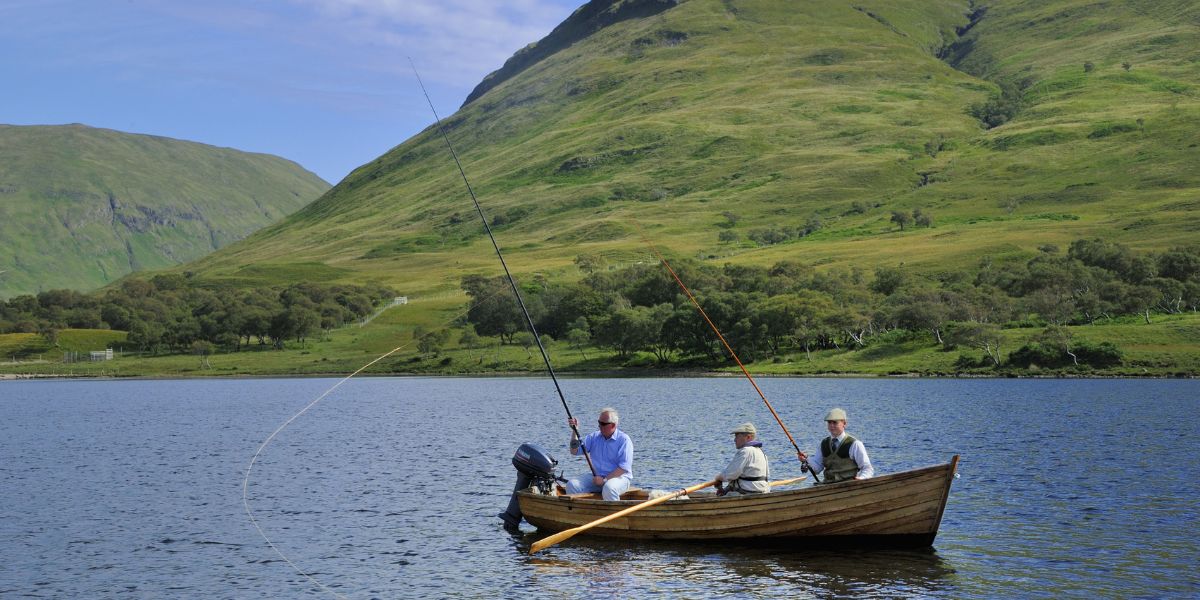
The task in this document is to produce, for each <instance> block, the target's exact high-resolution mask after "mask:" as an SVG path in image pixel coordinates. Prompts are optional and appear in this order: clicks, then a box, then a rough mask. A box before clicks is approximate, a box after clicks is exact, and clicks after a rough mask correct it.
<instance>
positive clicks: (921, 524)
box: [517, 456, 958, 547]
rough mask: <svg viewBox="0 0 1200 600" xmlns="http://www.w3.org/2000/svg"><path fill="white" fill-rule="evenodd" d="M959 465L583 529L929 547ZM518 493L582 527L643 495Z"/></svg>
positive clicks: (538, 522)
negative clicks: (612, 497) (613, 498)
mask: <svg viewBox="0 0 1200 600" xmlns="http://www.w3.org/2000/svg"><path fill="white" fill-rule="evenodd" d="M957 466H958V456H955V457H954V458H953V459H952V460H951V462H949V463H947V464H943V465H937V466H933V467H925V468H921V469H914V470H911V471H904V472H901V473H893V474H889V475H883V476H880V477H874V478H871V479H866V480H861V481H844V482H840V483H835V484H829V485H817V486H806V487H804V488H801V489H795V490H786V491H776V492H771V493H769V494H754V495H746V496H723V497H718V496H716V495H714V494H709V495H695V496H693V497H692V498H690V499H686V500H672V501H669V502H665V503H663V504H659V505H656V506H651V507H648V508H646V509H644V510H640V511H638V512H636V513H633V514H631V515H628V516H626V517H622V518H619V519H616V520H613V521H610V522H608V523H605V524H603V525H599V526H596V527H593V528H591V529H589V530H587V531H586V532H584V534H583V535H597V536H605V537H615V538H628V539H650V540H653V539H660V540H697V541H703V540H754V541H755V542H756V543H771V542H783V543H787V544H788V545H792V546H804V545H809V544H822V543H829V542H836V543H839V544H855V545H872V546H904V547H925V546H929V545H931V544H932V543H933V540H934V538H935V537H936V536H937V531H938V527H939V525H940V524H941V520H942V514H943V512H944V511H945V508H946V501H947V499H948V497H949V492H950V483H951V482H952V481H953V479H954V472H955V470H956V468H957ZM643 494H644V492H643ZM517 498H518V502H519V503H520V507H521V512H522V513H523V514H524V516H525V519H526V520H527V521H529V522H530V523H531V524H533V525H535V526H537V528H538V529H539V530H542V531H546V532H556V531H563V530H566V529H571V528H574V527H578V526H580V525H584V524H587V523H590V522H592V521H595V520H596V519H599V518H601V517H604V516H607V515H609V514H612V513H614V512H616V511H618V510H622V509H625V508H629V507H630V506H634V505H636V504H638V503H639V502H641V501H642V500H644V497H643V498H641V499H628V500H620V501H605V500H601V499H599V498H597V497H595V496H594V495H592V496H549V495H543V494H538V493H536V492H532V491H529V490H524V491H521V492H518V494H517Z"/></svg>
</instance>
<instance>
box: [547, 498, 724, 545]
mask: <svg viewBox="0 0 1200 600" xmlns="http://www.w3.org/2000/svg"><path fill="white" fill-rule="evenodd" d="M716 484H717V480H716V479H713V480H711V481H706V482H704V483H698V484H696V485H693V486H692V487H689V488H684V489H682V490H678V491H675V492H672V493H670V494H667V495H666V496H663V497H661V498H655V499H653V500H647V501H645V502H642V503H641V504H635V505H633V506H630V507H629V508H626V509H625V510H619V511H617V512H615V513H613V514H611V515H608V516H606V517H601V518H599V519H596V520H595V521H592V522H591V523H587V524H584V525H580V526H579V527H575V528H573V529H567V530H566V531H560V532H558V533H556V534H554V535H551V536H547V537H544V538H542V539H540V540H538V541H536V542H534V543H533V545H532V546H530V547H529V553H530V554H533V553H535V552H540V551H541V550H544V549H546V548H548V547H550V546H553V545H555V544H557V543H559V542H561V541H563V540H567V539H570V538H573V537H575V536H576V535H578V534H580V533H583V532H585V531H587V530H589V529H591V528H593V527H595V526H597V525H603V524H605V523H607V522H609V521H612V520H615V519H620V518H621V517H624V516H625V515H628V514H631V513H635V512H637V511H639V510H642V509H643V508H650V507H651V506H655V505H657V504H662V503H663V502H666V501H668V500H673V499H675V498H678V497H680V496H682V495H684V494H690V493H692V492H695V491H699V490H702V489H704V488H706V487H710V486H714V485H716Z"/></svg>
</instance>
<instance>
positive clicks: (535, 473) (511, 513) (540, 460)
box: [498, 442, 559, 529]
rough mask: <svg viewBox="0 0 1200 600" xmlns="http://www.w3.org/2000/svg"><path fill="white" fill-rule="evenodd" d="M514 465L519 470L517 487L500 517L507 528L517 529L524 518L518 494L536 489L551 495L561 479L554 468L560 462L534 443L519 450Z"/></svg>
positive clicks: (513, 459) (513, 460)
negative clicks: (518, 501) (556, 483)
mask: <svg viewBox="0 0 1200 600" xmlns="http://www.w3.org/2000/svg"><path fill="white" fill-rule="evenodd" d="M512 463H513V466H514V467H516V468H517V485H516V486H515V487H514V488H513V494H512V498H510V499H509V501H508V508H507V509H505V511H504V512H502V513H500V514H499V515H498V516H499V517H500V518H501V519H504V526H505V527H507V528H510V529H515V528H516V527H517V526H518V525H520V524H521V517H522V515H521V507H520V505H519V504H518V503H517V492H519V491H521V490H523V489H526V488H529V487H536V488H537V489H538V491H539V492H541V493H543V494H549V493H551V492H552V491H553V490H554V482H555V480H556V479H559V478H558V477H555V475H554V467H556V466H558V461H557V460H554V457H553V456H550V453H549V452H547V451H546V449H545V448H543V447H541V446H539V445H537V444H534V443H532V442H526V443H524V444H521V447H520V448H517V452H516V453H515V454H513V458H512Z"/></svg>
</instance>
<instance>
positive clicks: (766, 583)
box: [513, 531, 956, 598]
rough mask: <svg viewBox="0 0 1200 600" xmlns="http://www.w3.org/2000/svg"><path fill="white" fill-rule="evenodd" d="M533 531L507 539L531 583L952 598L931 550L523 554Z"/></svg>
mask: <svg viewBox="0 0 1200 600" xmlns="http://www.w3.org/2000/svg"><path fill="white" fill-rule="evenodd" d="M543 537H545V535H544V534H541V533H538V532H536V531H527V532H523V533H521V534H519V535H514V536H513V540H514V543H513V551H514V553H516V556H515V557H514V558H515V559H516V560H517V561H519V562H521V563H524V564H526V565H528V566H530V567H532V570H533V575H532V577H533V581H531V583H532V584H533V587H540V586H541V585H561V582H562V581H564V580H576V581H578V582H579V585H581V586H587V588H588V589H590V590H594V591H601V590H603V591H605V592H606V593H610V594H613V595H616V596H618V597H619V596H624V595H634V593H635V592H638V591H646V590H651V591H658V592H670V591H672V590H678V591H680V592H681V593H682V592H684V591H685V590H686V591H691V592H695V591H696V590H698V589H705V590H707V591H706V595H710V596H714V597H734V596H744V595H746V594H748V593H753V594H754V595H756V596H762V597H779V596H795V595H796V594H797V593H800V594H802V595H804V596H807V597H811V598H845V597H849V596H851V595H853V596H861V597H895V596H896V595H897V594H898V593H899V594H900V595H904V596H942V597H946V596H953V595H954V594H953V593H952V592H953V590H954V589H955V581H954V576H955V573H956V570H955V568H954V567H953V566H951V565H950V564H949V563H948V562H947V560H946V559H945V558H943V557H942V556H941V555H939V554H938V553H937V552H936V551H935V550H933V549H923V550H864V549H852V550H842V549H836V548H831V549H828V550H788V549H786V548H779V547H761V546H756V545H754V544H752V543H745V542H736V543H707V542H704V543H680V542H666V541H661V542H660V541H636V542H632V541H629V540H611V539H605V538H588V537H584V538H576V539H573V540H570V541H568V542H564V543H563V544H562V545H560V546H555V551H554V553H552V554H551V553H549V552H545V553H539V554H536V555H532V556H530V555H528V552H529V547H530V545H531V544H533V542H535V541H537V540H539V539H542V538H543Z"/></svg>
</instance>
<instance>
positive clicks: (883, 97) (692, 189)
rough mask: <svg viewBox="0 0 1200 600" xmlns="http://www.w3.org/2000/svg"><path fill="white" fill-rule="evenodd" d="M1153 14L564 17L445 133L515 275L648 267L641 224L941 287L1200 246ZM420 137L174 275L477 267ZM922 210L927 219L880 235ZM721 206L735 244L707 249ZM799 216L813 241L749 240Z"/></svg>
mask: <svg viewBox="0 0 1200 600" xmlns="http://www.w3.org/2000/svg"><path fill="white" fill-rule="evenodd" d="M643 3H648V4H654V5H659V4H661V3H660V2H649V1H647V2H643ZM630 4H637V2H591V3H589V4H588V5H587V6H586V7H584V8H581V9H580V10H579V11H577V12H576V14H575V15H574V16H573V17H572V19H579V18H595V14H596V13H598V12H603V11H602V10H601V9H602V8H604V7H606V6H607V7H609V8H608V10H610V11H611V10H617V9H618V8H620V7H622V6H628V5H630ZM610 5H614V6H610ZM1153 6H1155V7H1156V8H1153V9H1148V8H1146V3H1142V2H1132V1H1130V2H1106V3H1100V4H1095V3H1087V2H1077V1H1063V0H1057V1H1051V2H1006V1H997V2H992V3H988V4H987V5H985V6H980V7H973V6H971V5H970V4H969V3H967V2H956V1H937V2H929V1H916V0H913V1H909V2H896V1H891V2H870V1H863V2H857V3H851V4H836V3H835V4H829V3H793V2H779V1H766V0H761V1H748V0H726V1H719V0H690V1H686V2H680V3H678V5H676V6H674V7H672V8H669V9H668V10H664V11H661V12H658V13H657V14H653V15H651V16H647V17H641V18H626V19H623V20H615V19H614V20H613V21H614V22H613V23H612V24H609V25H607V26H605V27H602V28H600V29H598V30H595V31H593V29H594V27H588V26H583V25H573V24H571V23H565V24H564V25H563V26H562V27H560V29H565V30H569V31H578V32H580V36H581V37H579V39H575V40H573V42H571V43H567V42H566V41H564V40H563V39H556V40H555V45H556V46H560V47H562V49H560V50H558V51H557V52H553V53H550V54H548V55H546V56H544V57H540V58H539V59H538V60H536V61H535V62H532V63H531V64H524V65H523V68H522V69H519V70H518V69H511V71H513V72H512V73H505V74H504V75H505V76H506V77H498V76H497V77H490V79H495V80H499V81H498V83H496V84H495V85H494V86H492V87H490V88H487V89H486V92H485V93H483V94H482V95H480V96H479V97H478V98H476V99H474V100H473V101H471V102H469V103H468V104H466V105H465V106H464V107H463V108H462V109H461V110H460V111H458V113H456V114H455V115H453V116H451V117H449V118H448V119H447V120H446V125H447V127H448V129H449V131H450V137H451V139H452V140H453V143H454V144H455V146H456V148H457V150H458V152H459V154H460V157H461V158H462V161H463V166H464V168H465V170H466V172H467V174H468V175H469V177H470V178H471V180H472V184H473V185H474V186H475V190H476V192H477V193H478V194H479V197H480V199H481V202H482V204H483V206H484V209H485V211H486V212H488V213H489V215H490V217H491V218H496V217H499V218H500V219H501V221H502V222H503V224H502V225H501V226H500V227H498V230H499V231H498V233H499V238H500V240H501V243H502V244H503V246H504V247H505V248H506V249H507V250H508V253H509V256H510V260H511V263H512V264H513V266H514V268H515V269H517V270H518V271H524V272H526V273H529V272H540V273H545V274H548V275H550V276H554V274H555V273H559V274H560V275H563V276H568V277H572V276H576V271H575V270H574V268H573V267H572V266H571V262H572V260H573V258H574V257H575V256H576V255H578V254H580V253H584V252H587V253H592V254H596V255H599V256H603V257H607V258H608V259H610V260H612V261H614V262H621V261H629V260H633V259H635V258H638V257H644V256H646V254H647V253H646V251H645V248H644V245H643V244H642V242H641V240H640V238H639V236H638V235H637V233H636V231H635V230H634V228H633V226H632V225H631V222H632V220H633V219H636V220H638V221H639V222H640V223H641V224H642V225H643V226H644V227H646V229H647V230H648V231H649V232H651V236H652V237H653V238H654V240H655V241H656V242H657V243H659V244H661V245H664V246H666V247H668V248H670V249H671V250H673V251H674V252H677V253H679V254H684V255H689V256H696V257H701V258H704V259H706V260H713V261H717V262H718V264H719V263H723V262H730V261H731V262H740V263H753V264H771V263H774V262H776V261H779V260H781V259H787V258H792V259H799V260H802V261H804V262H808V263H812V264H816V265H820V266H823V267H828V266H839V265H840V266H852V265H853V266H859V267H863V268H865V269H867V270H868V271H869V270H870V269H871V268H873V267H875V266H878V265H895V264H897V263H901V262H903V263H905V264H906V265H908V266H909V267H911V268H913V269H917V270H924V271H930V272H935V271H938V270H941V269H946V268H957V267H965V266H973V265H975V264H977V263H978V262H979V261H980V260H981V259H982V258H983V257H985V256H987V257H991V258H993V259H1000V260H1003V259H1007V258H1018V257H1029V256H1032V255H1033V254H1035V253H1036V247H1037V246H1039V245H1042V244H1060V245H1065V244H1067V243H1069V242H1070V241H1071V240H1074V239H1078V238H1083V237H1091V236H1103V237H1105V238H1107V239H1110V240H1114V241H1120V242H1123V243H1126V244H1128V245H1130V246H1131V247H1133V248H1134V249H1136V250H1156V249H1164V248H1168V247H1170V246H1172V245H1176V244H1181V243H1188V242H1193V241H1194V240H1195V239H1196V237H1197V234H1196V232H1197V230H1198V229H1200V211H1197V208H1200V205H1197V203H1196V200H1195V193H1196V189H1197V185H1198V183H1200V180H1198V179H1197V178H1198V177H1200V175H1197V173H1200V169H1196V168H1194V167H1195V165H1196V164H1198V163H1197V155H1198V150H1197V147H1196V143H1195V140H1196V139H1197V133H1200V131H1198V130H1200V126H1198V123H1200V119H1197V116H1200V102H1198V101H1197V97H1196V92H1195V89H1196V84H1197V83H1198V82H1200V77H1198V73H1197V65H1198V64H1200V63H1197V61H1196V60H1195V59H1196V57H1197V52H1200V51H1198V50H1197V48H1200V43H1197V42H1200V39H1198V36H1197V30H1196V27H1195V24H1196V21H1197V19H1200V9H1197V8H1195V7H1194V5H1192V4H1189V3H1183V2H1180V3H1175V4H1171V3H1154V4H1153ZM589 7H590V8H589ZM585 9H588V10H585ZM985 9H986V10H985ZM972 18H974V19H975V20H974V21H973V20H972ZM960 34H961V35H960ZM536 47H537V45H534V48H536ZM526 52H527V51H526ZM510 62H512V61H510ZM526 62H528V61H526ZM1123 63H1127V64H1126V66H1124V67H1123ZM956 67H957V68H956ZM1002 89H1004V90H1007V91H1006V92H1005V93H1004V94H1003V95H1002V93H1001V90H1002ZM417 94H419V92H418V91H417V90H415V89H414V95H417ZM997 114H999V115H1000V117H1001V118H1007V121H1005V122H1003V123H1002V124H1000V125H999V126H995V127H992V128H990V129H989V128H987V127H986V126H985V123H984V119H990V120H991V121H992V122H996V121H998V120H1000V119H997V117H996V115H997ZM435 133H436V132H435V131H434V130H433V129H432V128H431V129H429V130H426V131H425V132H422V133H421V134H419V135H417V136H414V137H413V138H412V139H410V140H408V141H406V142H404V143H403V144H401V145H399V146H398V147H396V148H395V149H394V150H392V151H391V152H389V153H387V154H385V155H383V156H381V157H380V158H378V159H377V160H375V161H372V162H371V163H369V164H367V165H364V166H362V167H361V168H359V169H358V170H356V171H355V172H354V173H353V174H351V175H350V176H349V177H347V178H346V179H345V180H344V181H343V182H342V183H340V184H339V185H338V186H336V187H335V188H334V189H332V190H331V191H330V192H329V193H327V194H326V195H325V196H323V197H322V198H321V199H320V200H318V201H317V202H314V203H313V204H311V205H309V206H307V207H306V208H305V209H304V210H301V211H299V212H297V213H296V214H294V215H292V216H291V217H289V218H288V219H286V220H284V221H282V222H280V223H278V224H276V225H273V226H271V227H269V228H267V229H266V230H264V231H262V232H260V233H258V234H256V235H255V236H252V237H251V238H249V239H247V240H245V241H243V242H241V243H238V244H235V245H233V246H232V247H230V248H228V249H226V250H224V251H222V252H219V253H216V254H214V255H212V256H210V257H207V258H205V259H203V260H202V261H200V262H198V263H196V264H193V265H190V266H189V267H188V268H189V269H193V270H197V271H199V272H201V273H203V274H204V275H205V276H207V277H214V278H233V279H235V280H238V279H246V280H248V281H258V280H261V279H263V278H270V277H271V274H272V273H274V272H282V271H283V270H282V269H281V268H280V267H283V266H289V267H292V268H293V272H294V269H301V270H303V269H304V268H307V267H305V265H321V275H322V276H323V277H332V278H335V279H340V280H346V281H351V280H357V279H361V278H363V277H370V278H372V279H379V280H383V281H385V282H388V283H391V284H393V285H396V286H398V287H402V288H403V289H405V290H407V291H409V292H411V293H413V294H418V293H422V292H424V293H428V292H431V291H435V290H452V289H456V288H457V286H458V281H459V278H460V277H461V276H462V275H464V274H466V273H471V272H480V273H494V272H495V270H496V265H495V262H494V261H495V259H494V257H493V256H492V253H491V252H490V251H489V248H488V245H487V242H486V239H485V238H483V237H482V231H481V227H480V226H479V223H478V221H477V219H476V218H475V216H474V215H473V214H472V212H471V210H470V209H471V205H470V200H469V198H468V197H467V195H466V192H465V189H464V188H463V185H462V181H461V180H460V179H459V178H458V173H457V171H456V170H455V168H454V164H453V162H452V161H451V159H450V157H449V155H448V153H447V152H446V149H445V146H444V144H443V143H442V142H441V140H440V139H438V138H437V137H436V136H435ZM913 208H923V209H924V210H925V211H926V212H927V213H929V214H932V215H933V216H934V217H935V226H934V227H932V228H916V229H913V228H910V229H908V230H904V231H900V230H898V229H897V227H896V226H895V225H894V224H893V223H891V222H890V214H891V211H893V210H904V211H911V210H912V209H913ZM724 212H730V213H732V214H733V215H734V216H735V218H736V225H735V226H734V227H733V228H732V229H733V232H734V234H735V235H736V236H737V237H738V238H739V239H740V240H742V243H732V242H721V241H720V240H719V239H718V234H719V233H720V232H721V231H723V229H722V228H721V226H722V225H727V219H726V217H725V216H722V213H724ZM814 216H816V217H817V218H818V219H820V221H821V223H822V228H821V230H820V231H819V232H817V233H816V234H814V235H810V236H805V237H803V238H800V239H794V240H790V241H786V242H785V243H778V244H772V245H767V246H757V245H754V244H749V243H746V241H745V240H746V237H747V235H748V234H749V233H750V232H751V231H752V230H755V229H761V228H778V227H782V226H803V225H804V224H805V223H806V222H807V221H808V220H809V219H810V218H812V217H814ZM729 237H732V236H727V239H728V238H729ZM264 265H267V266H265V267H264Z"/></svg>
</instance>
